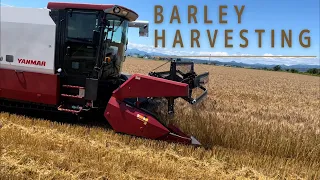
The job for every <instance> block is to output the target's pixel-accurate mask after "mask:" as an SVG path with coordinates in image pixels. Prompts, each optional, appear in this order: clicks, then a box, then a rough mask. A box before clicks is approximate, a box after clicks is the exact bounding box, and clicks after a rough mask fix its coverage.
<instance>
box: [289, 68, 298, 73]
mask: <svg viewBox="0 0 320 180" xmlns="http://www.w3.org/2000/svg"><path fill="white" fill-rule="evenodd" d="M290 72H292V73H298V72H299V71H298V70H297V69H290Z"/></svg>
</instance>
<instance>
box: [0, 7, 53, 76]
mask: <svg viewBox="0 0 320 180" xmlns="http://www.w3.org/2000/svg"><path fill="white" fill-rule="evenodd" d="M0 13H1V16H0V17H1V18H0V19H1V24H0V32H1V33H0V41H1V44H0V45H1V46H0V47H1V48H0V68H4V69H14V70H19V71H28V72H38V73H45V74H54V73H55V68H54V54H55V33H56V25H55V23H54V22H53V20H52V19H51V17H50V16H49V10H48V9H36V8H17V7H1V10H0ZM8 55H9V56H11V57H13V62H8V61H7V60H8V59H7V57H8ZM9 59H10V57H9ZM9 61H10V60H9Z"/></svg>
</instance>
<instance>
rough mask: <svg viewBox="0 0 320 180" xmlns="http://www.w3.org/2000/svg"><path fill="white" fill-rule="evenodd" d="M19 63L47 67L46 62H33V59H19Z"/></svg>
mask: <svg viewBox="0 0 320 180" xmlns="http://www.w3.org/2000/svg"><path fill="white" fill-rule="evenodd" d="M18 63H20V64H31V65H37V66H46V62H45V61H38V60H31V59H18Z"/></svg>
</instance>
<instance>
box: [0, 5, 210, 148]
mask: <svg viewBox="0 0 320 180" xmlns="http://www.w3.org/2000/svg"><path fill="white" fill-rule="evenodd" d="M47 8H48V9H36V8H18V7H1V26H0V27H1V31H0V32H1V48H0V49H1V54H0V105H1V106H0V107H19V108H23V109H42V110H48V111H57V112H58V111H62V112H68V113H73V114H76V115H77V116H79V117H81V116H82V115H83V114H86V113H101V115H103V116H104V117H105V119H106V120H107V121H108V123H109V124H110V125H111V127H112V128H113V130H114V131H115V132H118V133H124V134H129V135H133V136H138V137H143V138H150V139H156V140H165V141H169V142H177V143H183V144H194V145H200V143H199V142H198V141H197V140H196V139H195V138H193V137H192V136H187V135H186V134H184V133H182V132H181V131H180V130H179V129H178V128H176V127H175V126H173V125H168V126H166V125H164V123H161V122H160V121H159V120H158V119H157V118H156V115H154V114H152V113H151V112H150V111H148V110H147V109H146V108H143V107H147V106H148V102H149V101H150V100H153V99H158V98H162V99H166V100H168V113H174V100H175V99H176V98H183V99H185V100H186V101H187V102H189V103H190V104H195V103H197V102H198V101H200V100H202V99H204V97H205V96H206V94H207V90H206V89H205V88H204V87H203V84H206V83H207V82H208V73H204V74H201V75H197V74H196V73H195V72H194V64H193V63H192V62H175V61H172V62H171V67H170V70H168V71H167V72H150V73H149V75H142V74H133V75H125V74H124V73H122V72H121V67H122V63H123V62H124V61H125V58H126V56H125V51H126V48H127V44H128V37H127V35H128V28H129V27H135V28H139V36H148V30H149V27H148V25H149V24H148V22H145V21H136V20H137V18H138V14H137V13H135V12H134V11H132V10H130V9H127V8H125V7H122V6H117V5H100V4H78V3H58V2H49V3H48V5H47ZM182 70H184V71H182ZM195 88H200V89H202V90H203V93H202V94H201V95H200V96H199V97H198V98H197V99H193V98H192V93H193V90H194V89H195Z"/></svg>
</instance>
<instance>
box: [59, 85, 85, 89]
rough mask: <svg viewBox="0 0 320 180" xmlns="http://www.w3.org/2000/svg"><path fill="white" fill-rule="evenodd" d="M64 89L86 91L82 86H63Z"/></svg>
mask: <svg viewBox="0 0 320 180" xmlns="http://www.w3.org/2000/svg"><path fill="white" fill-rule="evenodd" d="M62 87H64V88H71V89H84V87H81V86H72V85H62Z"/></svg>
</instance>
